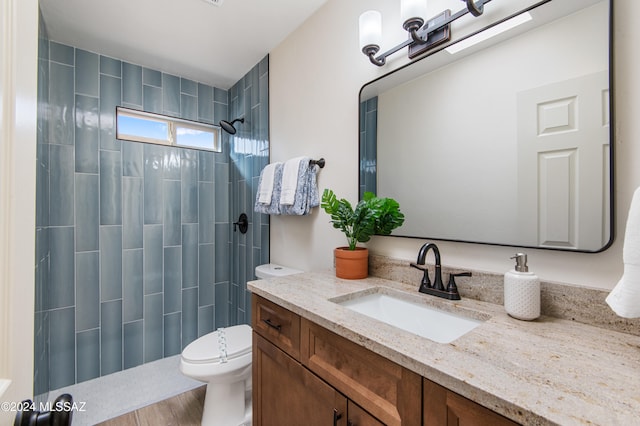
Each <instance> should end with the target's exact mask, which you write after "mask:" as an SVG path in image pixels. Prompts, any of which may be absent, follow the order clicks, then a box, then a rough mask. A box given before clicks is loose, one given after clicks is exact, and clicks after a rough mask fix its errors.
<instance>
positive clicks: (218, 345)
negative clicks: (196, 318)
mask: <svg viewBox="0 0 640 426" xmlns="http://www.w3.org/2000/svg"><path fill="white" fill-rule="evenodd" d="M255 272H256V276H257V277H258V278H259V279H266V278H273V277H282V276H285V275H291V274H297V273H299V272H302V271H299V270H297V269H291V268H287V267H285V266H280V265H275V264H271V263H269V264H266V265H260V266H257V267H256V270H255ZM251 338H252V336H251V327H250V326H248V325H246V324H242V325H236V326H233V327H226V328H219V329H218V330H216V331H214V332H212V333H209V334H206V335H204V336H202V337H200V338H198V339H196V340H194V341H193V342H191V343H190V344H188V345H187V347H186V348H184V350H183V351H182V357H181V358H180V371H181V372H182V374H184V375H185V376H188V377H191V378H192V379H196V380H200V381H202V382H205V383H207V391H206V395H205V400H204V410H203V413H202V425H203V426H238V425H251V419H252V405H251V356H252V355H251Z"/></svg>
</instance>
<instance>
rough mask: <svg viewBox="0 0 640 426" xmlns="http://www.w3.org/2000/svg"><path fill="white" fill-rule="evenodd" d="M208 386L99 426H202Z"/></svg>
mask: <svg viewBox="0 0 640 426" xmlns="http://www.w3.org/2000/svg"><path fill="white" fill-rule="evenodd" d="M206 388H207V387H206V386H201V387H199V388H196V389H194V390H191V391H189V392H185V393H182V394H180V395H176V396H174V397H173V398H169V399H166V400H164V401H160V402H158V403H155V404H152V405H148V406H146V407H142V408H140V409H138V410H136V411H132V412H130V413H127V414H123V415H122V416H120V417H116V418H114V419H111V420H107V421H106V422H103V423H100V424H99V426H162V425H164V426H174V425H179V426H200V420H201V419H202V407H203V405H204V393H205V390H206Z"/></svg>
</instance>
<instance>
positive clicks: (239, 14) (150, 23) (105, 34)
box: [40, 0, 327, 89]
mask: <svg viewBox="0 0 640 426" xmlns="http://www.w3.org/2000/svg"><path fill="white" fill-rule="evenodd" d="M326 1H327V0H269V1H266V0H103V1H98V0H40V9H41V11H42V16H43V19H44V23H45V26H46V28H47V33H48V36H49V39H50V40H53V41H56V42H59V43H63V44H67V45H70V46H74V47H78V48H81V49H84V50H88V51H91V52H96V53H100V54H102V55H106V56H111V57H114V58H118V59H122V60H125V61H127V62H130V63H133V64H138V65H142V66H145V67H148V68H153V69H156V70H160V71H163V72H166V73H170V74H175V75H179V76H181V77H185V78H189V79H192V80H195V81H198V82H201V83H206V84H210V85H212V86H215V87H218V88H221V89H228V88H229V87H231V86H232V85H233V84H235V83H236V82H237V81H238V80H240V78H242V77H243V76H244V75H245V74H246V73H247V72H248V71H249V70H250V69H251V68H252V67H253V66H255V65H256V64H257V63H258V62H259V61H260V60H261V59H262V58H264V57H265V56H266V55H267V54H268V53H269V52H270V51H271V50H272V49H273V48H275V47H276V46H277V45H278V44H279V43H280V42H281V41H282V40H284V39H285V38H286V37H287V36H288V35H289V34H290V33H291V32H292V31H294V30H295V29H296V28H297V27H299V26H300V25H301V24H302V23H303V22H304V21H305V20H306V19H307V18H308V17H309V16H311V15H312V14H313V13H314V12H315V11H316V10H317V9H318V8H319V7H320V6H322V5H323V4H324V3H325V2H326ZM212 2H215V3H221V4H220V5H214V4H212Z"/></svg>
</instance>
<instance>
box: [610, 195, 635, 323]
mask: <svg viewBox="0 0 640 426" xmlns="http://www.w3.org/2000/svg"><path fill="white" fill-rule="evenodd" d="M622 261H623V262H624V273H623V274H622V278H620V281H618V284H616V286H615V287H614V288H613V290H612V291H611V293H609V296H607V299H606V300H607V303H608V304H609V306H610V307H611V309H613V311H614V312H615V313H616V314H618V315H619V316H621V317H624V318H638V317H640V188H638V189H636V191H635V192H634V194H633V199H632V200H631V207H630V208H629V217H628V218H627V229H626V231H625V234H624V247H623V249H622Z"/></svg>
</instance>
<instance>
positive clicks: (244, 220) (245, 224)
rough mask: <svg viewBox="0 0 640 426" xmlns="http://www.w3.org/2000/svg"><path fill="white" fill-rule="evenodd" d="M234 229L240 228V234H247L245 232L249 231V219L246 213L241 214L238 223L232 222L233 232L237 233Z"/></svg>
mask: <svg viewBox="0 0 640 426" xmlns="http://www.w3.org/2000/svg"><path fill="white" fill-rule="evenodd" d="M236 227H237V228H240V233H241V234H246V233H247V230H248V229H249V218H248V217H247V215H246V213H241V214H240V217H239V218H238V221H237V222H233V232H236V231H237V229H236Z"/></svg>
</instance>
